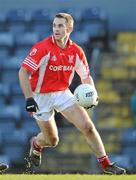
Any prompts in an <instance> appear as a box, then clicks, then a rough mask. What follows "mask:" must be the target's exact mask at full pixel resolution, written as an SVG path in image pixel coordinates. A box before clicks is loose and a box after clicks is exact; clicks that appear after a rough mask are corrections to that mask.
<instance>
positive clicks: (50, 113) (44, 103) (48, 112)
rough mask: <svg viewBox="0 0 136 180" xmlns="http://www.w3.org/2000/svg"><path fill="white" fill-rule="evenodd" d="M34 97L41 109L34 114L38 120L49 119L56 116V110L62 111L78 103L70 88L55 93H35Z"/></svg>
mask: <svg viewBox="0 0 136 180" xmlns="http://www.w3.org/2000/svg"><path fill="white" fill-rule="evenodd" d="M34 99H35V101H36V102H37V104H38V107H39V111H38V112H37V113H34V114H33V117H34V118H35V119H36V120H41V121H48V120H50V119H51V118H54V110H56V111H57V112H61V111H63V110H65V109H66V108H68V107H70V106H72V105H73V104H75V103H76V100H75V98H74V95H73V94H72V93H71V91H70V90H69V89H67V90H65V91H58V92H53V93H45V94H39V93H34Z"/></svg>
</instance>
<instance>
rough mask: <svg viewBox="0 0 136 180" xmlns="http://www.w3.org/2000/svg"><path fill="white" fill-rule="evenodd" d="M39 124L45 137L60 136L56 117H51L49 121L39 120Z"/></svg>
mask: <svg viewBox="0 0 136 180" xmlns="http://www.w3.org/2000/svg"><path fill="white" fill-rule="evenodd" d="M37 124H38V126H39V128H40V130H41V132H42V134H43V136H44V138H45V139H50V138H52V137H58V129H57V126H56V122H55V120H54V118H52V119H49V120H48V121H41V120H40V121H39V120H37Z"/></svg>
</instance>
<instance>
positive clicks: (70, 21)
mask: <svg viewBox="0 0 136 180" xmlns="http://www.w3.org/2000/svg"><path fill="white" fill-rule="evenodd" d="M55 18H64V19H66V22H67V24H68V26H69V27H72V28H73V27H74V19H73V17H72V16H71V15H70V14H68V13H58V14H56V15H55Z"/></svg>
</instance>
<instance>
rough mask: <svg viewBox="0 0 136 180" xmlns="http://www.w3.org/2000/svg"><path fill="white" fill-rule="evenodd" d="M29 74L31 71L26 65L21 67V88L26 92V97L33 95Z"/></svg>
mask: <svg viewBox="0 0 136 180" xmlns="http://www.w3.org/2000/svg"><path fill="white" fill-rule="evenodd" d="M29 75H30V73H29V72H28V70H27V69H26V68H24V67H21V68H20V70H19V81H20V86H21V89H22V91H23V93H24V96H25V98H26V99H27V98H30V97H33V93H32V89H31V85H30V81H29Z"/></svg>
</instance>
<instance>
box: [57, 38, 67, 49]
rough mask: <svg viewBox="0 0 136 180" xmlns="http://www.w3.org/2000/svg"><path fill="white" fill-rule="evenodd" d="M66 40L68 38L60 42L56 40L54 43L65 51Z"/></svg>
mask: <svg viewBox="0 0 136 180" xmlns="http://www.w3.org/2000/svg"><path fill="white" fill-rule="evenodd" d="M68 39H69V37H65V38H63V39H61V40H56V43H57V45H58V46H59V47H60V48H62V49H65V48H66V47H67V43H68Z"/></svg>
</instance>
